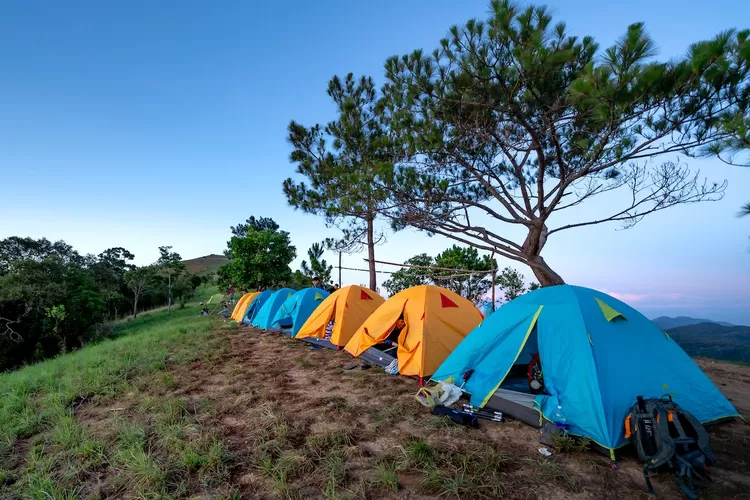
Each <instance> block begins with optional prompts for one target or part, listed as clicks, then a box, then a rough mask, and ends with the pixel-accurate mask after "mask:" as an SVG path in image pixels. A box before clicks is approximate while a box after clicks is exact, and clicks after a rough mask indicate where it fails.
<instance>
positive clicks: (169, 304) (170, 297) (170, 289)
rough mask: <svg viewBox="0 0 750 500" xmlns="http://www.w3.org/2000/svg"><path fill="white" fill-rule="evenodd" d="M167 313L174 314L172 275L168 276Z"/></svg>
mask: <svg viewBox="0 0 750 500" xmlns="http://www.w3.org/2000/svg"><path fill="white" fill-rule="evenodd" d="M167 279H168V285H167V314H172V275H171V274H170V275H169V276H167Z"/></svg>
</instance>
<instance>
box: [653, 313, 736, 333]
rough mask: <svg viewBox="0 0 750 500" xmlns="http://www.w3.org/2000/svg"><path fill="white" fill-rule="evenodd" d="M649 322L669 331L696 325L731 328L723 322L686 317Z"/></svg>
mask: <svg viewBox="0 0 750 500" xmlns="http://www.w3.org/2000/svg"><path fill="white" fill-rule="evenodd" d="M651 321H653V322H654V323H656V325H657V326H658V327H659V328H661V329H662V330H669V329H670V328H677V327H678V326H688V325H697V324H700V323H715V324H717V325H722V326H733V325H732V324H731V323H726V322H724V321H711V320H710V319H698V318H689V317H687V316H677V317H676V318H670V317H669V316H659V317H658V318H656V319H652V320H651Z"/></svg>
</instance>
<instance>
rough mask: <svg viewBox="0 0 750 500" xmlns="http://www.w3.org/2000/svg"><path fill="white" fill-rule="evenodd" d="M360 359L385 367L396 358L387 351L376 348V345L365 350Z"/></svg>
mask: <svg viewBox="0 0 750 500" xmlns="http://www.w3.org/2000/svg"><path fill="white" fill-rule="evenodd" d="M359 359H362V360H364V361H367V362H368V363H371V364H373V365H377V366H380V367H382V368H385V367H386V366H388V365H390V364H391V363H392V362H393V361H394V360H395V359H396V358H394V357H393V356H391V355H390V354H388V353H387V352H383V351H381V350H378V349H375V348H374V347H370V348H368V349H367V350H366V351H365V352H363V353H362V354H360V355H359Z"/></svg>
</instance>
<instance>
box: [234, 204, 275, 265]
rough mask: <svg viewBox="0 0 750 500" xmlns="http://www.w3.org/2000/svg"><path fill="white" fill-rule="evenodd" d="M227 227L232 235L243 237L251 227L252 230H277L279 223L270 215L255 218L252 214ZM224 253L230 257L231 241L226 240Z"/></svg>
mask: <svg viewBox="0 0 750 500" xmlns="http://www.w3.org/2000/svg"><path fill="white" fill-rule="evenodd" d="M229 229H230V231H232V236H235V237H237V238H244V237H245V236H247V233H248V231H250V230H251V229H252V230H254V231H265V230H268V231H278V230H279V225H278V224H277V223H276V221H275V220H273V219H272V218H270V217H258V218H256V217H255V216H254V215H251V216H250V217H248V218H247V220H246V221H245V222H241V223H239V224H237V225H236V226H230V227H229ZM224 255H225V256H226V257H227V258H229V259H231V258H232V250H231V242H229V241H228V242H227V249H226V250H224Z"/></svg>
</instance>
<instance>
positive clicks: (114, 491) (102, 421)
mask: <svg viewBox="0 0 750 500" xmlns="http://www.w3.org/2000/svg"><path fill="white" fill-rule="evenodd" d="M212 291H213V290H203V291H202V292H203V293H202V294H201V296H200V297H199V298H204V297H207V296H210V293H211V292H212ZM220 326H221V323H220V321H219V318H204V317H200V316H199V315H198V309H197V307H196V304H191V305H190V307H186V308H184V309H175V310H173V312H172V314H171V315H167V313H166V311H159V312H153V313H149V314H144V315H143V316H140V317H138V319H137V320H134V321H133V320H131V321H125V322H124V323H122V325H120V326H119V327H118V329H117V331H116V333H117V334H119V335H121V337H120V338H118V339H115V340H111V341H107V342H103V343H101V344H99V345H96V346H92V347H88V348H84V349H81V350H80V351H78V352H75V353H72V354H67V355H63V356H60V357H58V358H56V359H53V360H50V361H47V362H43V363H39V364H37V365H33V366H29V367H26V368H24V369H22V370H19V371H16V372H13V373H8V374H3V375H0V395H1V396H0V422H2V427H0V498H4V499H11V498H39V499H54V500H57V499H74V498H103V497H111V496H131V497H132V496H141V497H143V498H145V497H149V498H155V497H159V498H167V497H166V496H164V495H167V494H170V495H171V494H174V493H176V492H187V491H195V492H198V491H205V492H208V493H211V494H214V493H215V494H217V495H220V496H226V495H229V494H231V491H228V490H227V487H226V484H225V481H226V479H227V477H228V475H227V474H228V472H227V469H226V466H225V462H226V460H227V457H228V454H227V452H226V450H225V449H224V448H223V444H222V440H221V436H220V435H217V434H216V433H215V432H214V431H213V430H212V429H209V428H202V427H201V426H200V425H198V424H197V423H196V421H195V418H194V417H193V412H194V409H193V408H189V407H188V406H186V404H185V401H184V400H180V399H178V398H175V397H173V396H171V395H169V394H168V391H169V389H170V388H171V387H173V386H174V380H173V376H172V374H171V371H172V370H173V369H174V368H175V367H176V366H184V365H186V364H189V363H191V362H193V361H194V360H196V359H198V357H199V356H201V355H202V353H206V352H208V356H209V357H211V356H212V355H213V354H212V353H218V352H221V349H222V348H223V345H224V344H225V340H224V338H223V337H221V336H216V335H212V334H211V331H212V330H215V329H216V328H217V327H220Z"/></svg>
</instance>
